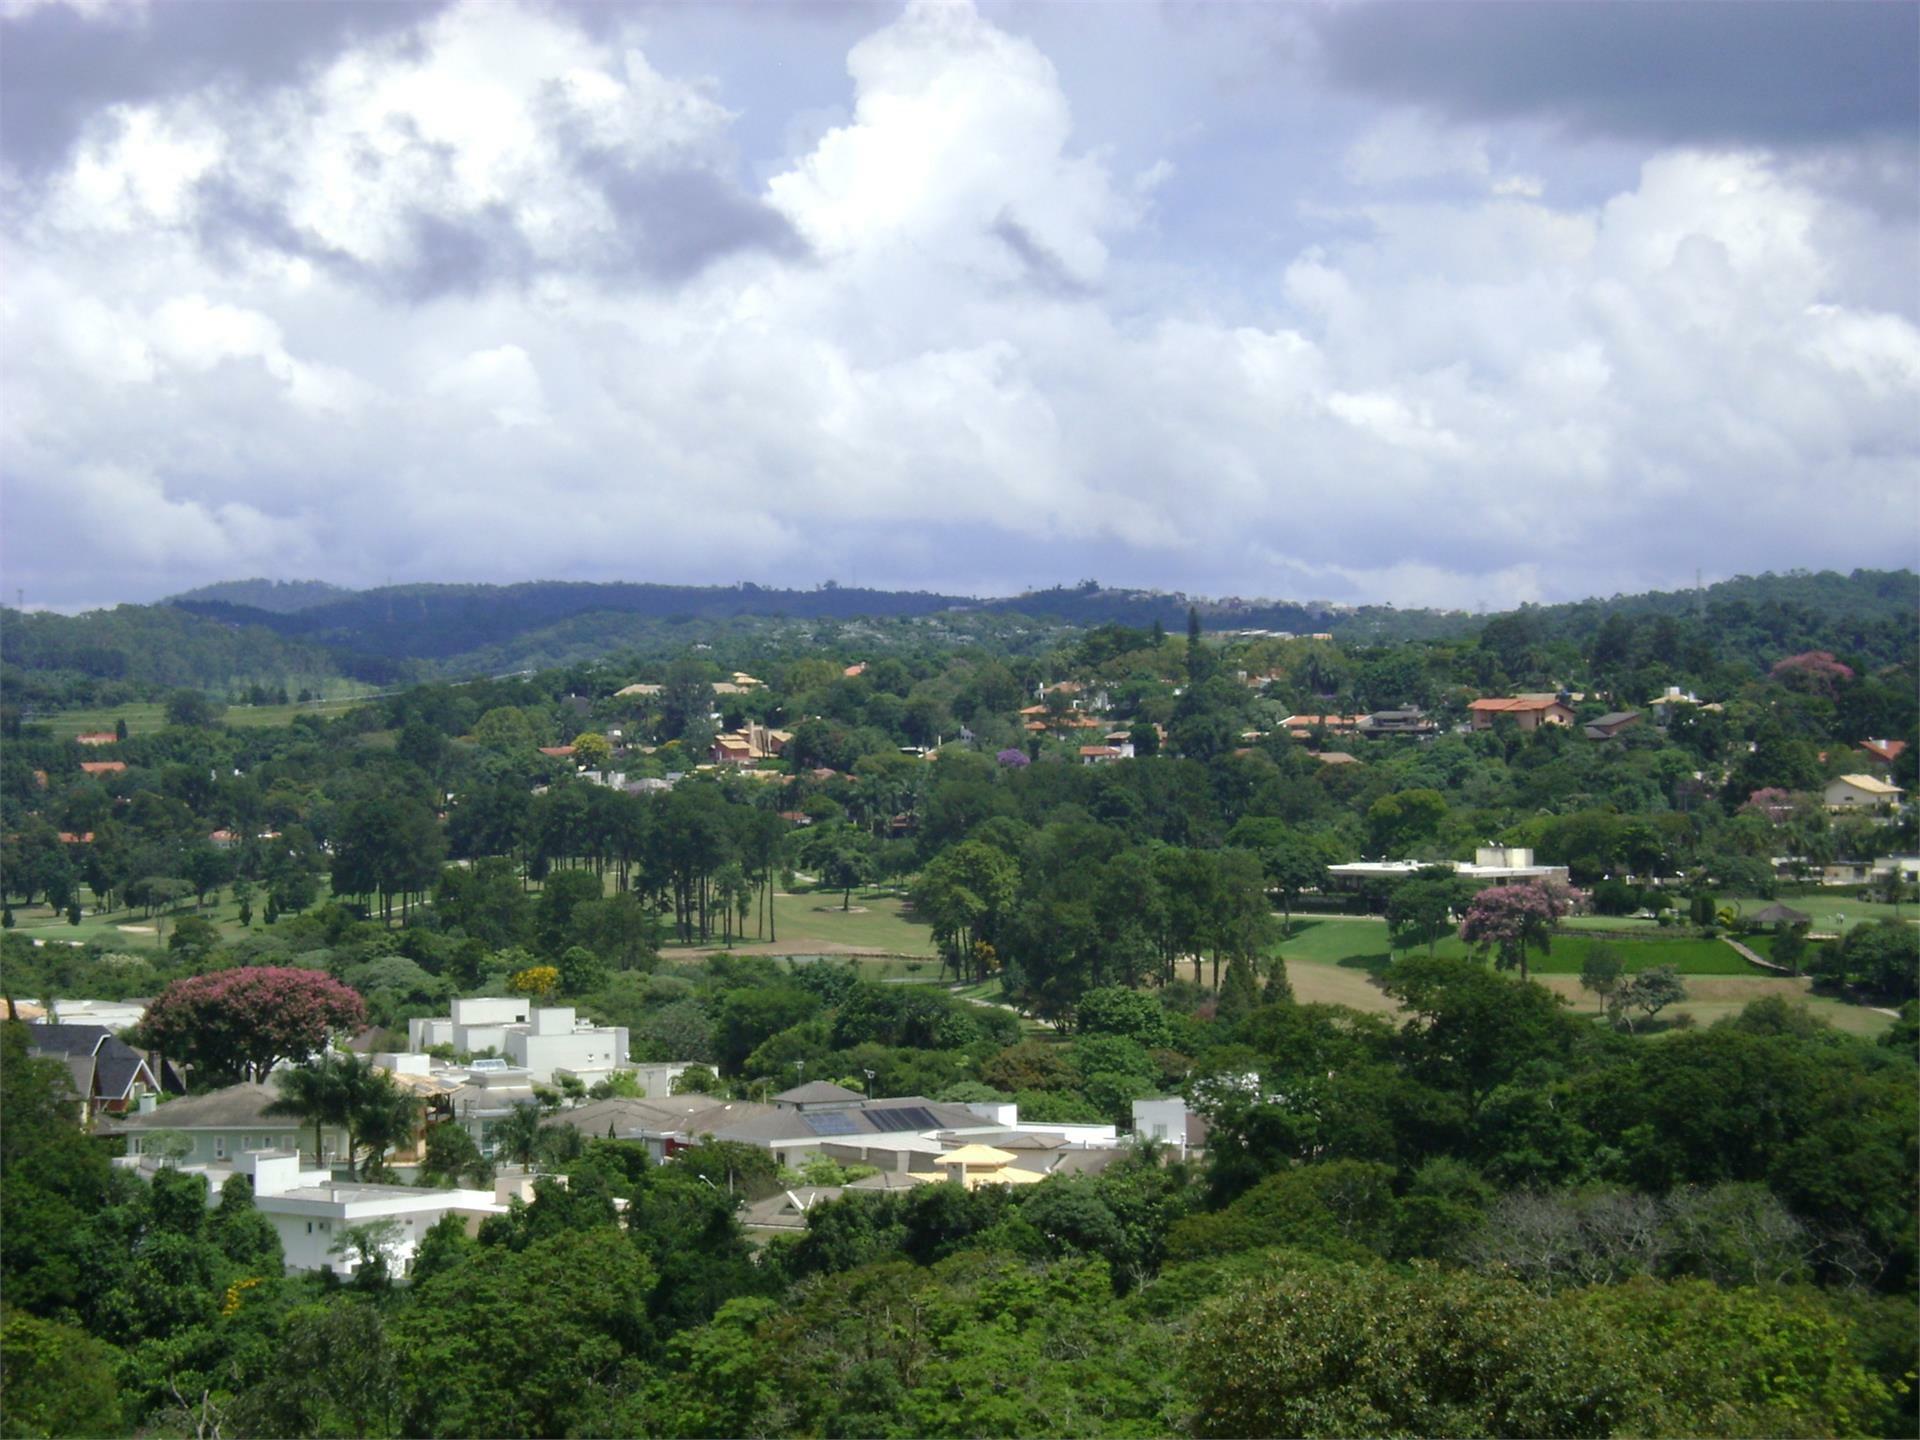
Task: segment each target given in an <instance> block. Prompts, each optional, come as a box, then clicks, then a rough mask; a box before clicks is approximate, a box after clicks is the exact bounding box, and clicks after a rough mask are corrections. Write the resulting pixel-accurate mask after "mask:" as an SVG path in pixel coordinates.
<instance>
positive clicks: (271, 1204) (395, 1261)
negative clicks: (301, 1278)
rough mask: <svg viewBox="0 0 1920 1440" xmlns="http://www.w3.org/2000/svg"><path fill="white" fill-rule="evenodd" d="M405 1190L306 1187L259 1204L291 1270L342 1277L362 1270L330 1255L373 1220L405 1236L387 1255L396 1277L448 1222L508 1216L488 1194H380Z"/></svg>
mask: <svg viewBox="0 0 1920 1440" xmlns="http://www.w3.org/2000/svg"><path fill="white" fill-rule="evenodd" d="M402 1188H403V1187H399V1186H392V1187H367V1186H359V1187H356V1186H303V1187H301V1188H299V1189H296V1190H292V1191H288V1192H287V1193H286V1194H283V1195H270V1196H267V1197H266V1198H264V1199H256V1200H255V1201H254V1205H255V1208H257V1209H258V1210H259V1211H260V1212H261V1213H262V1214H263V1215H265V1216H266V1217H267V1219H268V1220H270V1221H271V1222H272V1223H273V1228H274V1231H275V1232H276V1233H277V1234H278V1235H279V1236H280V1248H281V1249H282V1250H283V1251H284V1252H285V1255H286V1264H287V1269H288V1270H290V1271H297V1270H332V1271H333V1272H334V1273H335V1274H336V1275H351V1274H352V1273H353V1272H354V1270H355V1269H356V1268H358V1261H357V1259H356V1257H354V1256H352V1255H335V1254H331V1253H330V1251H331V1250H332V1247H333V1246H334V1244H335V1243H336V1242H337V1241H338V1240H339V1239H340V1235H341V1232H342V1231H344V1230H345V1229H347V1228H348V1227H349V1226H352V1225H361V1224H365V1223H366V1222H368V1221H370V1220H393V1221H395V1222H396V1223H397V1224H398V1225H399V1227H400V1235H399V1238H398V1240H397V1241H396V1242H395V1243H394V1245H393V1247H392V1248H391V1249H390V1250H389V1251H388V1252H387V1253H388V1257H389V1261H388V1263H389V1266H390V1268H391V1269H392V1271H393V1272H394V1273H395V1274H399V1273H402V1272H404V1271H405V1270H406V1268H407V1266H408V1265H410V1264H412V1263H413V1257H414V1255H415V1254H416V1253H417V1252H418V1250H419V1248H420V1237H421V1236H423V1235H425V1234H426V1233H427V1231H428V1230H429V1229H430V1228H432V1226H433V1225H434V1224H435V1223H436V1222H437V1221H438V1220H439V1219H440V1218H441V1217H442V1216H443V1215H448V1214H457V1215H462V1216H466V1217H468V1218H469V1219H470V1220H471V1221H473V1222H476V1223H477V1221H478V1220H479V1219H481V1218H483V1217H485V1216H487V1215H504V1214H506V1213H507V1207H506V1206H505V1205H502V1204H500V1203H498V1202H497V1201H496V1200H495V1199H494V1197H493V1194H492V1192H490V1191H486V1190H420V1191H415V1192H413V1193H412V1194H410V1195H409V1194H403V1193H395V1194H391V1195H381V1194H378V1193H377V1191H378V1190H380V1189H389V1190H393V1191H400V1190H401V1189H402Z"/></svg>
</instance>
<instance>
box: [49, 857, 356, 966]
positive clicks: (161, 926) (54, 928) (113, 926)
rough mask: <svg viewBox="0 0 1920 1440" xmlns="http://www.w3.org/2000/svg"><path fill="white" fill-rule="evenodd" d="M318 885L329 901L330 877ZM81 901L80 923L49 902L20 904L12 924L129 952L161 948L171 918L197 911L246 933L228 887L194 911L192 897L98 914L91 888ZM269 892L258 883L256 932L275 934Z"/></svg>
mask: <svg viewBox="0 0 1920 1440" xmlns="http://www.w3.org/2000/svg"><path fill="white" fill-rule="evenodd" d="M317 879H318V881H319V885H320V898H319V900H317V901H316V902H315V903H316V904H325V903H326V901H327V898H328V896H329V893H330V892H329V888H328V884H327V877H326V876H325V875H321V876H318V877H317ZM80 905H81V908H82V909H83V910H85V911H86V914H85V915H83V916H82V917H81V920H80V923H79V924H78V925H69V924H68V923H67V920H66V917H65V916H64V915H60V914H56V913H55V912H54V911H52V910H49V909H48V908H47V907H46V906H45V905H28V906H20V905H16V906H15V907H14V910H13V923H14V928H15V929H16V930H17V931H18V932H19V933H20V934H22V935H27V936H30V937H32V938H34V939H36V940H46V941H48V942H49V943H51V942H54V941H74V940H77V941H79V942H81V943H82V944H85V943H86V942H88V941H91V940H99V941H102V942H103V943H105V944H107V945H109V946H111V947H112V948H113V949H115V950H120V951H124V952H126V953H127V954H137V953H138V952H140V951H142V950H152V949H157V948H160V947H162V946H163V945H164V944H165V942H166V937H167V936H168V935H171V934H172V933H173V922H174V921H176V920H178V919H179V918H180V917H181V916H183V915H193V914H198V915H199V916H200V918H201V919H203V920H211V921H212V922H213V924H214V926H215V927H216V928H217V929H218V930H219V931H220V934H221V937H222V938H223V939H227V940H232V939H234V938H236V937H238V936H240V935H244V934H246V933H248V932H247V931H246V930H244V929H242V928H241V925H240V907H239V906H238V905H236V904H235V903H234V900H233V894H232V892H231V891H229V890H221V891H220V892H219V893H218V894H217V895H210V896H208V897H207V903H206V905H205V906H204V907H203V908H202V909H200V910H198V911H196V910H195V909H194V908H193V901H192V900H190V899H189V900H188V901H187V902H186V903H185V904H183V905H178V906H176V907H174V908H173V909H171V910H168V911H166V912H164V914H161V915H148V914H147V913H146V912H145V910H143V909H141V908H140V907H138V906H135V907H134V908H133V909H131V910H124V909H123V910H115V911H112V912H110V913H109V914H106V915H98V914H95V913H94V908H93V892H92V891H90V890H88V889H86V888H85V887H82V888H81V891H80ZM266 908H267V897H266V894H265V892H264V891H261V890H260V889H259V888H258V887H256V888H255V892H254V897H253V933H255V934H261V933H268V934H270V933H272V932H271V931H268V930H267V928H266V924H265V922H264V920H263V919H262V916H263V915H264V914H265V913H266Z"/></svg>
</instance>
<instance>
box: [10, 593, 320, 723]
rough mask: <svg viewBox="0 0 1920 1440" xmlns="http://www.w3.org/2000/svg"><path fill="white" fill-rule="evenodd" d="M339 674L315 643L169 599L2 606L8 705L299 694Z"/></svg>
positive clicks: (259, 613)
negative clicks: (105, 693)
mask: <svg viewBox="0 0 1920 1440" xmlns="http://www.w3.org/2000/svg"><path fill="white" fill-rule="evenodd" d="M247 613H248V614H249V615H254V616H258V615H261V614H264V613H265V612H263V611H249V612H247ZM340 673H341V671H340V665H339V662H338V661H337V660H336V659H335V658H334V657H333V656H332V655H330V654H328V653H327V652H326V651H325V650H324V649H321V648H320V647H319V646H315V645H308V644H305V643H302V642H300V641H296V640H289V639H287V638H286V637H284V636H281V635H277V634H275V633H274V632H273V631H272V630H271V629H269V628H267V627H266V626H264V625H260V624H230V625H222V624H216V623H214V622H212V621H210V620H206V619H202V618H201V617H199V616H197V615H192V614H189V613H188V612H187V611H185V610H179V609H175V608H174V607H173V606H171V605H117V606H115V607H114V608H113V609H111V610H89V611H87V612H86V613H85V614H83V615H55V614H50V613H35V614H23V613H22V612H20V611H18V610H0V690H4V692H5V696H6V700H7V703H8V704H9V705H24V706H28V707H44V708H59V707H60V706H62V705H65V704H87V703H90V702H91V701H92V700H93V699H94V698H95V696H96V692H97V691H98V690H99V688H100V687H102V686H106V687H111V688H114V689H115V690H116V691H117V692H118V693H121V694H124V695H125V696H127V697H129V698H138V697H140V696H157V695H162V694H165V693H166V692H167V691H168V690H172V689H178V688H187V689H196V690H213V691H220V692H226V691H229V690H233V689H236V688H239V689H244V688H245V687H247V686H249V685H254V684H260V685H265V686H267V687H269V688H283V687H284V688H287V689H289V690H295V691H297V690H299V689H301V688H304V687H307V686H313V687H315V688H319V687H320V686H322V685H324V684H325V682H327V681H329V680H332V679H335V678H338V676H339V675H340Z"/></svg>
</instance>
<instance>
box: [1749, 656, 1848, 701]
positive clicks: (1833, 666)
mask: <svg viewBox="0 0 1920 1440" xmlns="http://www.w3.org/2000/svg"><path fill="white" fill-rule="evenodd" d="M1767 673H1768V675H1769V676H1770V677H1771V678H1772V679H1774V680H1778V681H1779V682H1780V683H1781V684H1783V685H1785V686H1787V687H1788V688H1789V689H1793V690H1808V691H1812V692H1813V693H1815V694H1818V695H1831V694H1832V693H1833V692H1834V689H1835V688H1836V687H1837V686H1839V685H1841V684H1843V683H1845V682H1846V681H1848V680H1851V679H1853V667H1852V666H1850V665H1843V664H1842V663H1841V662H1840V661H1838V660H1836V659H1834V658H1833V652H1832V651H1831V650H1806V651H1803V652H1801V653H1800V654H1798V655H1789V656H1787V658H1786V659H1784V660H1776V661H1775V662H1774V665H1773V669H1772V670H1770V671H1768V672H1767Z"/></svg>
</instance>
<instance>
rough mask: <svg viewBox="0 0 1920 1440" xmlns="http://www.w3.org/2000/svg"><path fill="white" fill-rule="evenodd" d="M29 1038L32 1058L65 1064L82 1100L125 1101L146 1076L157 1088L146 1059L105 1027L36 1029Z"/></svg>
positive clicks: (78, 1026) (32, 1027)
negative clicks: (89, 1098)
mask: <svg viewBox="0 0 1920 1440" xmlns="http://www.w3.org/2000/svg"><path fill="white" fill-rule="evenodd" d="M27 1036H28V1038H27V1046H28V1050H29V1052H30V1053H31V1054H34V1055H38V1056H41V1057H42V1058H46V1059H58V1060H64V1061H65V1062H66V1064H67V1071H68V1073H69V1074H71V1075H72V1076H73V1084H74V1088H75V1089H76V1090H78V1091H79V1092H80V1094H81V1095H82V1096H94V1095H98V1096H99V1097H101V1098H102V1099H106V1100H120V1099H124V1098H125V1097H126V1095H127V1094H128V1092H129V1091H131V1090H132V1089H133V1082H134V1081H136V1080H138V1079H140V1078H142V1075H143V1073H144V1076H145V1078H146V1080H147V1082H148V1083H149V1084H153V1085H156V1086H157V1084H158V1081H157V1080H156V1079H155V1076H154V1073H153V1069H152V1067H151V1066H149V1065H148V1064H147V1061H146V1057H145V1056H143V1055H142V1054H141V1053H140V1052H139V1051H138V1050H136V1049H134V1048H133V1047H132V1046H131V1045H129V1044H127V1042H126V1041H124V1040H120V1039H117V1038H115V1036H114V1033H113V1032H112V1031H111V1030H109V1029H107V1027H106V1026H104V1025H34V1026H30V1027H29V1028H28V1030H27Z"/></svg>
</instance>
